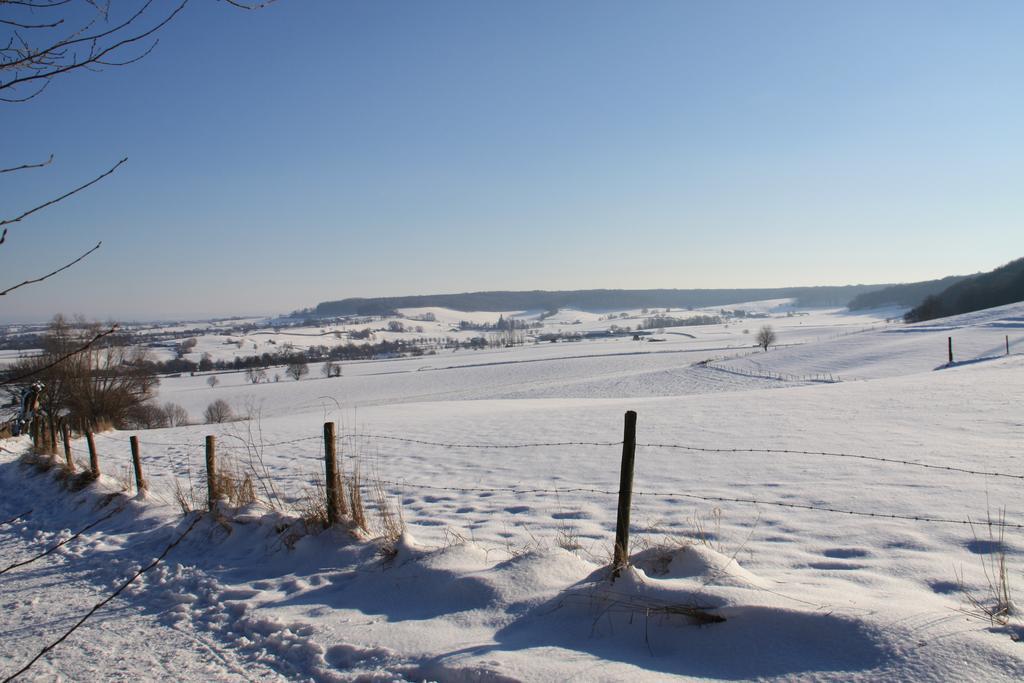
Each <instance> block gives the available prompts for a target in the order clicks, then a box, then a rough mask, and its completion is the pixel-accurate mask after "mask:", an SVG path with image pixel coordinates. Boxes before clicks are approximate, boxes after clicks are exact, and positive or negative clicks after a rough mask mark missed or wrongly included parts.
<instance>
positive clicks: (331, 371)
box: [320, 360, 341, 377]
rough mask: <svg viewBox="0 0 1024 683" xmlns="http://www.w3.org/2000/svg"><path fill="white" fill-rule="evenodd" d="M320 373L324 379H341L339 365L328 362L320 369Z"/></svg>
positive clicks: (331, 361)
mask: <svg viewBox="0 0 1024 683" xmlns="http://www.w3.org/2000/svg"><path fill="white" fill-rule="evenodd" d="M320 373H321V374H322V375H323V376H324V377H341V363H335V362H334V361H333V360H329V361H327V362H326V363H324V364H323V367H321V368H320Z"/></svg>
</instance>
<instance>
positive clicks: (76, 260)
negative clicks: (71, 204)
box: [0, 242, 103, 296]
mask: <svg viewBox="0 0 1024 683" xmlns="http://www.w3.org/2000/svg"><path fill="white" fill-rule="evenodd" d="M102 244H103V242H97V243H96V246H95V247H93V248H92V249H90V250H89V251H87V252H85V253H84V254H82V255H81V256H79V257H78V258H76V259H75V260H74V261H72V262H71V263H68V264H67V265H64V266H61V267H60V268H58V269H57V270H55V271H53V272H51V273H47V274H46V275H43V276H42V277H37V278H35V279H32V280H25V281H24V282H21V283H18V284H16V285H14V286H13V287H8V288H7V289H5V290H3V291H0V296H4V295H5V294H7V293H8V292H13V291H14V290H16V289H18V288H19V287H24V286H25V285H34V284H35V283H37V282H42V281H43V280H48V279H50V278H51V277H53V276H54V275H56V274H57V273H60V272H62V271H65V270H67V269H68V268H70V267H71V266H73V265H75V264H76V263H78V262H79V261H81V260H83V259H84V258H85V257H86V256H88V255H89V254H91V253H92V252H94V251H96V250H97V249H99V248H100V245H102Z"/></svg>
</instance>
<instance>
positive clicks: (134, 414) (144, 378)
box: [10, 315, 161, 429]
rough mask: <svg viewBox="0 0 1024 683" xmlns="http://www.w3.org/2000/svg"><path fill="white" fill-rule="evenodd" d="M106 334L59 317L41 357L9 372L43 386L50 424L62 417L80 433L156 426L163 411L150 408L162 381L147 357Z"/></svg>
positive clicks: (43, 403) (43, 402)
mask: <svg viewBox="0 0 1024 683" xmlns="http://www.w3.org/2000/svg"><path fill="white" fill-rule="evenodd" d="M102 329H103V326H102V325H100V324H98V323H87V322H85V321H84V320H77V321H74V322H71V321H68V320H67V319H65V318H64V317H63V316H60V315H58V316H55V317H54V319H53V321H52V322H51V323H50V327H49V330H48V331H47V334H46V336H45V337H44V339H43V350H42V353H40V354H39V355H36V356H31V357H29V358H25V359H23V360H22V361H20V362H19V363H17V364H16V365H15V367H13V368H12V369H11V370H10V372H11V373H12V374H14V375H15V376H17V377H34V378H36V379H38V380H40V381H41V382H42V383H43V389H42V392H41V393H42V395H41V397H40V399H41V400H40V409H41V410H42V412H43V413H44V415H46V416H47V419H48V420H49V421H50V422H51V424H54V423H55V422H56V420H57V419H58V418H59V417H66V418H67V419H68V420H69V421H70V422H71V424H72V425H74V426H76V427H77V428H78V429H87V428H89V429H91V428H96V427H97V426H100V425H102V424H111V425H113V426H115V427H118V428H123V427H125V426H128V425H131V424H139V425H156V424H158V423H159V422H160V420H161V415H158V413H159V412H160V411H159V409H156V410H154V409H155V408H156V407H155V406H153V405H152V404H151V403H149V399H150V398H152V396H153V392H154V390H155V389H156V386H157V383H158V380H157V378H156V377H155V376H154V375H153V374H152V373H151V372H150V371H149V369H148V367H147V360H148V359H147V356H146V352H145V351H144V350H143V349H140V348H138V347H134V346H130V345H129V342H130V340H129V339H127V338H123V337H118V336H111V335H107V334H104V333H103V332H102V331H101V330H102Z"/></svg>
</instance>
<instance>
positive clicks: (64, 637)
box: [3, 515, 203, 683]
mask: <svg viewBox="0 0 1024 683" xmlns="http://www.w3.org/2000/svg"><path fill="white" fill-rule="evenodd" d="M202 518H203V516H202V515H196V518H195V519H193V520H192V523H191V524H189V526H188V528H187V529H185V531H184V533H182V534H181V535H180V536H178V538H176V539H174V541H172V542H171V543H170V544H169V545H168V546H167V547H166V548H164V550H163V552H162V553H160V555H159V556H158V557H157V558H156V559H155V560H153V561H152V562H150V563H149V564H148V565H146V566H145V567H142V568H141V569H139V570H138V571H137V572H135V574H134V575H132V577H131V578H129V579H128V580H127V581H125V582H124V583H123V584H121V586H120V587H118V589H117V590H115V591H114V592H113V593H111V594H110V595H108V596H107V597H105V598H104V599H103V600H100V601H99V602H98V603H96V604H95V605H93V607H92V609H90V610H89V611H88V612H86V613H85V615H84V616H83V617H82V618H81V619H79V620H78V622H76V623H75V625H74V626H72V627H71V628H70V629H68V630H67V631H66V632H65V633H64V634H63V635H62V636H61V637H60V638H58V639H57V640H55V641H53V642H52V643H50V644H49V645H47V646H46V647H44V648H43V649H42V650H40V651H39V654H37V655H36V656H35V657H33V658H32V659H31V660H30V661H29V662H28V663H27V664H26V665H25V666H23V667H21V668H20V669H18V670H17V671H15V672H14V673H13V674H11V675H10V676H8V677H7V678H5V679H4V680H3V683H10V681H13V680H14V679H15V678H17V677H18V676H20V675H21V674H23V673H25V672H26V671H28V670H29V669H30V668H32V665H33V664H35V663H36V662H37V661H39V659H40V658H42V657H43V656H44V655H45V654H46V653H47V652H49V651H50V650H52V649H53V648H55V647H57V646H58V645H60V644H61V643H63V642H64V641H65V640H67V638H68V637H69V636H70V635H71V634H72V633H74V632H75V631H76V630H77V629H78V627H80V626H81V625H82V624H84V623H85V621H86V620H87V619H88V618H89V617H91V616H92V615H93V614H95V613H96V612H97V611H98V610H99V609H100V608H102V607H103V606H104V605H106V604H107V603H108V602H110V601H111V600H113V599H114V598H116V597H117V596H118V595H120V594H121V593H122V592H123V591H124V590H125V589H126V588H128V586H130V585H132V583H134V582H135V580H136V579H138V578H139V577H140V576H142V575H143V574H145V573H146V572H148V571H149V570H150V569H152V568H153V567H155V566H157V565H158V564H159V563H160V562H161V561H162V560H163V559H164V558H165V557H167V554H168V553H170V552H171V550H173V549H174V548H175V547H176V546H177V545H178V544H179V543H181V542H182V541H183V540H184V539H185V537H186V536H188V535H189V533H191V531H192V529H194V528H195V526H196V524H198V523H199V520H201V519H202Z"/></svg>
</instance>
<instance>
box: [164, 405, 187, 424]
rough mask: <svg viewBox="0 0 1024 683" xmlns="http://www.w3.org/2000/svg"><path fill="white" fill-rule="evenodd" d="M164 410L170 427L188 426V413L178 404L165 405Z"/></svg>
mask: <svg viewBox="0 0 1024 683" xmlns="http://www.w3.org/2000/svg"><path fill="white" fill-rule="evenodd" d="M163 410H164V415H165V416H166V418H167V426H168V427H180V426H181V425H187V424H188V411H187V410H185V409H184V408H182V407H181V406H180V405H178V404H177V403H165V404H164V408H163Z"/></svg>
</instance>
